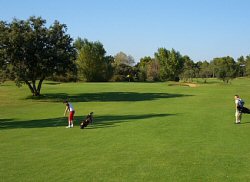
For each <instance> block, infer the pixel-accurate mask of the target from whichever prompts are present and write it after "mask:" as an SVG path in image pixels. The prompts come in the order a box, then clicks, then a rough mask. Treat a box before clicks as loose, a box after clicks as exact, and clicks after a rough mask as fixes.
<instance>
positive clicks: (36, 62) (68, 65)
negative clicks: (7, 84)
mask: <svg viewBox="0 0 250 182" xmlns="http://www.w3.org/2000/svg"><path fill="white" fill-rule="evenodd" d="M45 25H46V20H44V19H42V18H41V17H38V18H36V17H30V18H29V19H28V20H26V21H25V20H17V19H13V21H12V22H11V23H6V22H0V48H1V51H0V62H1V64H2V65H3V66H2V72H4V73H5V75H6V74H7V73H8V74H7V76H8V77H12V78H13V79H14V80H15V82H16V84H17V86H21V85H22V84H26V85H28V87H29V89H30V91H31V93H32V94H33V96H39V95H40V91H41V87H42V83H43V81H44V79H45V78H47V77H49V76H52V75H53V74H58V75H59V74H66V72H67V71H68V70H70V69H72V68H73V67H74V63H73V59H74V56H75V51H74V49H73V46H72V45H71V43H72V38H70V36H69V35H68V34H66V31H67V26H66V25H64V24H60V23H59V22H58V21H55V22H54V23H53V25H51V26H50V27H49V28H47V27H46V26H45ZM37 80H38V84H36V83H37Z"/></svg>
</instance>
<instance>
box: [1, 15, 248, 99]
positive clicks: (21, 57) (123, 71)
mask: <svg viewBox="0 0 250 182" xmlns="http://www.w3.org/2000/svg"><path fill="white" fill-rule="evenodd" d="M0 65H1V68H0V82H3V81H5V80H14V81H15V83H16V84H17V86H21V85H23V84H26V85H27V86H28V87H29V89H30V91H31V93H32V94H33V95H34V96H39V95H40V91H41V87H42V83H43V81H44V80H45V79H47V80H55V81H87V82H107V81H138V82H139V81H140V82H145V81H179V80H182V81H186V82H192V81H193V79H194V78H203V80H204V82H206V81H207V79H208V78H212V77H213V78H218V79H221V80H223V82H225V83H228V82H229V81H230V80H231V79H234V78H236V77H243V76H250V55H247V56H245V57H243V56H241V57H240V58H238V59H237V60H234V59H233V58H232V57H230V56H226V57H219V58H214V59H213V60H211V61H206V60H204V61H198V62H194V61H193V60H192V59H190V57H189V56H187V55H181V53H180V52H178V51H176V50H174V49H171V50H168V49H166V48H159V49H158V50H157V51H156V52H155V54H154V57H150V56H145V57H143V58H141V59H140V61H139V62H138V63H135V60H134V58H133V57H132V56H131V55H127V54H125V53H124V52H119V53H117V54H116V55H114V56H111V55H107V54H106V50H105V48H104V46H103V44H102V43H101V42H99V41H95V42H92V41H89V40H87V39H82V38H77V39H76V40H73V38H71V37H70V35H69V34H67V26H66V25H65V24H61V23H60V22H58V21H55V22H54V23H53V24H52V25H51V26H49V27H47V26H46V20H44V19H42V18H41V17H30V18H29V19H28V20H18V19H13V21H12V22H10V23H7V22H5V21H0Z"/></svg>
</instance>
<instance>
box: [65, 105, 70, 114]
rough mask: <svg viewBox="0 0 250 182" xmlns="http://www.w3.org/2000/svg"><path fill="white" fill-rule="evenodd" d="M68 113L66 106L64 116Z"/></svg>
mask: <svg viewBox="0 0 250 182" xmlns="http://www.w3.org/2000/svg"><path fill="white" fill-rule="evenodd" d="M68 111H69V107H68V106H66V108H65V111H64V116H66V114H67V112H68Z"/></svg>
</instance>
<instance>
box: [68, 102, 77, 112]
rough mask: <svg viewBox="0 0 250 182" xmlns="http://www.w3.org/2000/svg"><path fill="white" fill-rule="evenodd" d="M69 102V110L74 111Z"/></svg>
mask: <svg viewBox="0 0 250 182" xmlns="http://www.w3.org/2000/svg"><path fill="white" fill-rule="evenodd" d="M68 104H69V111H75V110H74V108H73V106H72V104H71V103H68Z"/></svg>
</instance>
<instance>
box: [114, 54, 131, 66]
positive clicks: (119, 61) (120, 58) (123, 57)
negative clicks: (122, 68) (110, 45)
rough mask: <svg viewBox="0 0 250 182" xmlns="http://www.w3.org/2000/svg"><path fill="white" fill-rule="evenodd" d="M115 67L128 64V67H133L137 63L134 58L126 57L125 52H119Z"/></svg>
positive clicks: (116, 56)
mask: <svg viewBox="0 0 250 182" xmlns="http://www.w3.org/2000/svg"><path fill="white" fill-rule="evenodd" d="M114 58H115V60H114V61H115V65H120V64H126V65H128V66H133V65H134V63H135V60H134V58H133V57H132V56H131V55H126V54H125V53H124V52H119V53H117V54H116V55H115V56H114Z"/></svg>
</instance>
